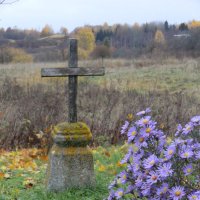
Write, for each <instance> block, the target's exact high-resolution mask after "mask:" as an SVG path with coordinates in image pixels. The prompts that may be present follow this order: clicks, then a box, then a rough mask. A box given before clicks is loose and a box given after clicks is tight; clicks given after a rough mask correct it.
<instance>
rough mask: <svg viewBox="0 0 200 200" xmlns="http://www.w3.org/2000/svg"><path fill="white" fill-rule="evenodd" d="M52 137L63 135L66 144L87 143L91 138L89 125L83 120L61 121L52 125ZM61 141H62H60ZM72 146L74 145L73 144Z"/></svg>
mask: <svg viewBox="0 0 200 200" xmlns="http://www.w3.org/2000/svg"><path fill="white" fill-rule="evenodd" d="M52 136H53V137H54V138H56V137H59V136H63V137H64V139H65V141H64V143H66V144H69V145H70V144H80V145H81V144H83V145H84V144H88V143H89V142H90V141H91V140H92V133H91V132H90V129H89V127H88V126H87V125H86V124H85V123H83V122H77V123H68V122H63V123H60V124H58V125H57V126H55V127H54V129H53V131H52ZM61 143H63V142H61ZM73 146H74V145H73Z"/></svg>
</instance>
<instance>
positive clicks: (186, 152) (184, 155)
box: [180, 147, 194, 158]
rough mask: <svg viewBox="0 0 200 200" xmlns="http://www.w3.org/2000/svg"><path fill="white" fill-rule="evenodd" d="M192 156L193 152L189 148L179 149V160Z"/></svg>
mask: <svg viewBox="0 0 200 200" xmlns="http://www.w3.org/2000/svg"><path fill="white" fill-rule="evenodd" d="M193 155H194V153H193V151H192V149H191V148H189V147H184V148H182V149H181V152H180V157H181V158H191V157H192V156H193Z"/></svg>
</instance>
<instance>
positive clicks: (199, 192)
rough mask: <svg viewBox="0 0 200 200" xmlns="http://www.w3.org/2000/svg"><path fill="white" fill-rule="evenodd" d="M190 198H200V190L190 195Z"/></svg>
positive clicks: (198, 199) (193, 199)
mask: <svg viewBox="0 0 200 200" xmlns="http://www.w3.org/2000/svg"><path fill="white" fill-rule="evenodd" d="M188 199H189V200H200V191H197V192H194V193H192V194H190V195H188Z"/></svg>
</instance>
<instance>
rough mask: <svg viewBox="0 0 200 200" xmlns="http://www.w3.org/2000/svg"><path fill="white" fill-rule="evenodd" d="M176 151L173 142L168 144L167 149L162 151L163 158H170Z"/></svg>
mask: <svg viewBox="0 0 200 200" xmlns="http://www.w3.org/2000/svg"><path fill="white" fill-rule="evenodd" d="M175 152H176V146H175V145H174V144H172V145H170V146H168V148H167V150H166V151H165V152H164V154H165V158H166V159H170V158H171V157H172V156H173V155H174V154H175Z"/></svg>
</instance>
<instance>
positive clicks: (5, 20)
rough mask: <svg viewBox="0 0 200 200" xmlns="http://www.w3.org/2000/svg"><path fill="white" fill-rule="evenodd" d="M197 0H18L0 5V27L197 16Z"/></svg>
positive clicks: (199, 14)
mask: <svg viewBox="0 0 200 200" xmlns="http://www.w3.org/2000/svg"><path fill="white" fill-rule="evenodd" d="M199 8H200V0H19V1H18V2H16V3H14V4H12V5H0V27H4V28H7V27H14V26H17V27H18V28H22V29H24V28H28V29H30V28H35V29H38V30H41V29H42V28H43V27H44V25H46V24H49V25H51V26H52V27H53V29H54V30H55V31H59V30H60V27H61V26H65V27H67V28H68V30H69V31H72V30H73V29H74V28H75V27H78V26H84V25H86V24H87V25H88V24H89V25H99V24H103V23H104V22H107V23H108V24H109V25H113V24H116V23H122V24H124V23H127V24H130V25H132V24H134V23H135V22H138V23H140V24H141V23H146V22H152V21H165V20H168V22H169V23H170V24H171V23H176V24H178V23H181V22H188V21H190V20H193V19H196V20H200V11H199Z"/></svg>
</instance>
